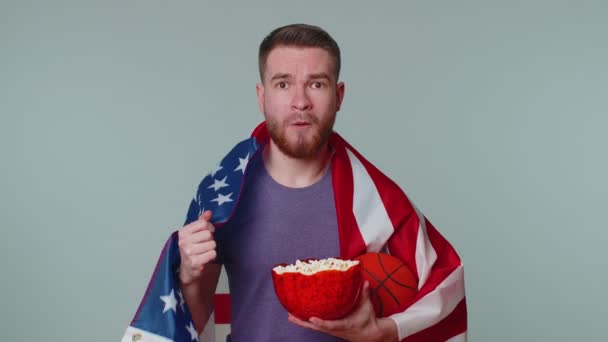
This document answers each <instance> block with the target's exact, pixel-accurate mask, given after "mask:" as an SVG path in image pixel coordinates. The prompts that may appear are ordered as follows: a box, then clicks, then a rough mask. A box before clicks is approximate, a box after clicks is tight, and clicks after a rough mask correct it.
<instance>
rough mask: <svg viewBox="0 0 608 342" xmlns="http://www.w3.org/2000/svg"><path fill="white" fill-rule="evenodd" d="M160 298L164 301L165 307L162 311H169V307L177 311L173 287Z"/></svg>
mask: <svg viewBox="0 0 608 342" xmlns="http://www.w3.org/2000/svg"><path fill="white" fill-rule="evenodd" d="M160 300H162V301H163V302H165V307H164V308H163V313H165V312H167V311H169V309H171V310H173V311H174V312H177V300H176V299H175V293H174V292H173V289H171V293H169V294H168V295H166V296H160Z"/></svg>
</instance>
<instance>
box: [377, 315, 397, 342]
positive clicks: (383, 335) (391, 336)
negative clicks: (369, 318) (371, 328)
mask: <svg viewBox="0 0 608 342" xmlns="http://www.w3.org/2000/svg"><path fill="white" fill-rule="evenodd" d="M377 322H378V329H379V330H380V338H379V339H377V341H383V342H384V341H386V342H398V341H399V331H398V330H397V324H396V323H395V321H393V320H392V319H390V318H379V319H378V321H377Z"/></svg>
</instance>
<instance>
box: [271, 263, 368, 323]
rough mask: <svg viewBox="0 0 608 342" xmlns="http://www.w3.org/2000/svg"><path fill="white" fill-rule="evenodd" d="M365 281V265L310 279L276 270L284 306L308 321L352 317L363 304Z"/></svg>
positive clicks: (275, 280) (277, 289)
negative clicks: (362, 290)
mask: <svg viewBox="0 0 608 342" xmlns="http://www.w3.org/2000/svg"><path fill="white" fill-rule="evenodd" d="M308 260H317V259H308ZM308 260H305V261H308ZM277 266H287V264H280V265H277ZM275 267H276V266H275ZM362 279H363V278H362V275H361V263H359V264H357V265H354V266H351V267H350V268H349V269H347V270H345V271H339V270H325V271H319V272H317V273H314V274H310V275H308V274H302V273H297V272H285V273H282V274H278V273H277V272H276V271H275V270H274V268H273V270H272V282H273V284H274V291H275V293H276V295H277V297H278V298H279V301H280V302H281V305H283V307H284V308H285V310H287V311H288V312H290V313H291V314H292V315H294V316H296V317H298V318H299V319H301V320H305V321H307V320H308V319H309V318H310V317H318V318H321V319H324V320H334V319H339V318H342V317H344V316H346V315H348V314H349V313H350V312H351V311H352V310H353V309H354V308H355V306H356V305H357V303H358V302H359V294H360V292H361V285H362V281H363V280H362Z"/></svg>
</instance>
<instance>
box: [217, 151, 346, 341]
mask: <svg viewBox="0 0 608 342" xmlns="http://www.w3.org/2000/svg"><path fill="white" fill-rule="evenodd" d="M247 168H248V170H247V173H246V176H245V177H247V179H246V181H245V188H244V189H243V193H242V195H241V196H242V197H241V199H240V202H239V204H238V206H237V209H236V212H235V213H234V216H233V218H232V219H231V220H230V221H229V222H228V223H227V224H225V225H224V226H222V227H219V228H218V229H217V230H216V232H215V239H216V241H217V252H218V259H217V262H218V263H221V264H223V265H224V267H225V269H226V274H227V275H228V283H229V286H230V298H231V308H230V309H231V333H230V335H231V339H232V341H233V342H241V341H247V342H249V341H256V342H257V341H260V342H265V341H294V342H297V341H315V342H316V341H321V342H322V341H342V340H341V339H338V338H336V337H333V336H330V335H326V334H323V333H319V332H316V331H313V330H310V329H305V328H301V327H299V326H297V325H295V324H293V323H290V322H289V321H288V320H287V311H286V310H285V309H284V308H283V306H281V303H279V301H278V299H277V297H276V294H275V292H274V287H273V285H272V276H271V270H272V268H273V267H274V266H275V265H276V264H279V263H294V262H295V261H296V259H300V260H301V259H306V258H328V257H335V256H339V254H340V248H339V240H338V228H337V218H336V207H335V203H334V194H333V188H332V182H331V172H329V170H328V172H326V174H325V175H324V176H323V177H322V178H321V179H320V180H319V181H317V182H316V183H315V184H312V185H311V186H308V187H305V188H288V187H285V186H283V185H281V184H279V183H277V182H276V181H275V180H274V179H273V178H272V177H271V176H270V175H269V174H268V172H267V171H266V168H265V167H264V162H263V161H262V158H261V154H260V153H257V154H256V157H255V158H253V159H252V160H251V161H250V163H249V165H248V166H247Z"/></svg>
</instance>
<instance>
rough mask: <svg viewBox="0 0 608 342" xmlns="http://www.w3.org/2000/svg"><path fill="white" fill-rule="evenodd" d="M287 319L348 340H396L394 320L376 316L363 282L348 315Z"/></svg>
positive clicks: (290, 317) (366, 284)
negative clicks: (325, 318)
mask: <svg viewBox="0 0 608 342" xmlns="http://www.w3.org/2000/svg"><path fill="white" fill-rule="evenodd" d="M288 319H289V321H290V322H292V323H294V324H296V325H299V326H301V327H304V328H309V329H312V330H316V331H321V332H324V333H326V334H330V335H333V336H336V337H339V338H342V339H345V340H348V341H352V342H358V341H361V342H363V341H365V342H368V341H397V340H398V333H397V326H396V325H395V322H394V321H393V320H392V319H390V318H376V314H375V312H374V307H373V305H372V302H371V300H370V299H369V283H368V282H367V281H366V282H365V283H364V284H363V289H362V296H361V299H360V301H359V305H358V306H357V308H356V309H355V310H354V311H353V312H352V313H350V314H349V315H348V316H346V317H344V318H342V319H339V320H335V321H325V320H322V319H320V318H317V317H311V318H310V320H308V322H307V321H303V320H301V319H299V318H297V317H295V316H293V315H292V314H289V317H288Z"/></svg>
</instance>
